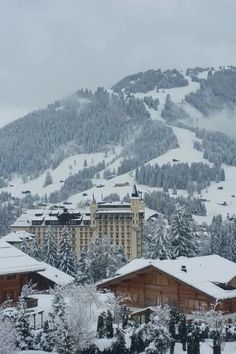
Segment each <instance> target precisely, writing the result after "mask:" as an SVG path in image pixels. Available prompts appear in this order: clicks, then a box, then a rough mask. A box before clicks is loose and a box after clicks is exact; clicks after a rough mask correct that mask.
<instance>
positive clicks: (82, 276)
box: [76, 251, 89, 285]
mask: <svg viewBox="0 0 236 354" xmlns="http://www.w3.org/2000/svg"><path fill="white" fill-rule="evenodd" d="M87 270H88V269H87V258H86V252H84V251H82V252H81V253H80V258H79V260H78V268H77V274H76V283H77V284H80V285H84V284H86V283H89V274H88V272H87Z"/></svg>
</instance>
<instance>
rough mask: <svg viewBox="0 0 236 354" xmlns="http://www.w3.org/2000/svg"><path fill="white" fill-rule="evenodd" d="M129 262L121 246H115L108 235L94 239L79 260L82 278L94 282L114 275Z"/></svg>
mask: <svg viewBox="0 0 236 354" xmlns="http://www.w3.org/2000/svg"><path fill="white" fill-rule="evenodd" d="M126 263H127V259H126V257H125V255H124V251H123V249H122V248H121V247H117V248H113V247H112V246H111V244H110V240H109V239H108V238H107V237H102V238H100V237H98V238H96V237H95V238H94V239H92V241H91V243H90V245H89V247H88V249H87V250H86V251H85V252H84V254H83V255H82V258H80V260H79V270H80V277H79V278H80V279H82V282H83V281H84V280H86V279H88V281H89V282H90V283H94V282H96V281H98V280H100V279H105V278H107V277H112V276H113V275H114V274H115V272H116V271H117V270H118V269H119V268H121V267H122V266H124V265H125V264H126Z"/></svg>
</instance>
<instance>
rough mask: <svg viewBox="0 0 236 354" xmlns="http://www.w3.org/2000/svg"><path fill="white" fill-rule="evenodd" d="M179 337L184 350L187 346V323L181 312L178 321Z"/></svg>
mask: <svg viewBox="0 0 236 354" xmlns="http://www.w3.org/2000/svg"><path fill="white" fill-rule="evenodd" d="M179 338H180V341H181V343H182V349H183V351H184V352H186V350H187V347H186V344H187V323H186V316H185V315H184V314H181V316H180V321H179Z"/></svg>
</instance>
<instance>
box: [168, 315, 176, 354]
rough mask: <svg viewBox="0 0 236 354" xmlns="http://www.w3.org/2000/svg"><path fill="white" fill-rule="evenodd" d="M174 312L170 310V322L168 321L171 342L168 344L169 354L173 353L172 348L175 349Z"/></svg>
mask: <svg viewBox="0 0 236 354" xmlns="http://www.w3.org/2000/svg"><path fill="white" fill-rule="evenodd" d="M176 315H177V314H176V311H175V310H170V321H169V332H170V335H171V342H170V354H173V353H174V348H175V341H176V330H175V325H176Z"/></svg>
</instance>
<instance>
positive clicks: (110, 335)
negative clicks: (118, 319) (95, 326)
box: [106, 310, 113, 338]
mask: <svg viewBox="0 0 236 354" xmlns="http://www.w3.org/2000/svg"><path fill="white" fill-rule="evenodd" d="M106 335H107V338H113V319H112V314H111V311H109V310H107V315H106Z"/></svg>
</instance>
